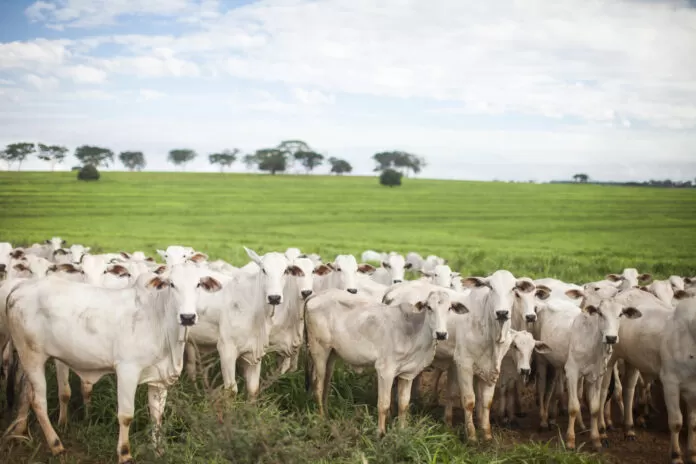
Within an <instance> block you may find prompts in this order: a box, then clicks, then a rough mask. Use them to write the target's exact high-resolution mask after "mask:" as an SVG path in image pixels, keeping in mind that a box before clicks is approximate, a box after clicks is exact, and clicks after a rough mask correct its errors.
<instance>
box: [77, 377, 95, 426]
mask: <svg viewBox="0 0 696 464" xmlns="http://www.w3.org/2000/svg"><path fill="white" fill-rule="evenodd" d="M93 388H94V384H93V383H92V382H88V381H86V380H82V379H80V392H81V393H82V403H83V404H84V414H85V415H84V417H85V418H88V417H89V408H90V404H91V403H92V389H93Z"/></svg>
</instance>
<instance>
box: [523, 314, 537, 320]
mask: <svg viewBox="0 0 696 464" xmlns="http://www.w3.org/2000/svg"><path fill="white" fill-rule="evenodd" d="M525 319H526V320H527V322H536V320H537V317H536V314H527V315H526V316H525Z"/></svg>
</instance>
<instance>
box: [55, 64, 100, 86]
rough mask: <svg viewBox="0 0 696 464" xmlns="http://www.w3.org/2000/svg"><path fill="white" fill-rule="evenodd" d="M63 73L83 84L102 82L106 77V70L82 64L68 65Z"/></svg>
mask: <svg viewBox="0 0 696 464" xmlns="http://www.w3.org/2000/svg"><path fill="white" fill-rule="evenodd" d="M63 74H64V75H66V76H67V77H70V78H71V79H72V80H73V81H75V82H80V83H85V84H99V83H101V82H104V81H105V80H106V77H107V74H106V72H104V71H102V70H101V69H97V68H94V67H92V66H85V65H83V64H78V65H76V66H70V67H68V68H66V69H65V71H64V72H63Z"/></svg>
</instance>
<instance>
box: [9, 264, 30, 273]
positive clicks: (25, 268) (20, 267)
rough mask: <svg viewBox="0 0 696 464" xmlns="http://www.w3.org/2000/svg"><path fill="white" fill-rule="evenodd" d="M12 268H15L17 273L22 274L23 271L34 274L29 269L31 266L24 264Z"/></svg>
mask: <svg viewBox="0 0 696 464" xmlns="http://www.w3.org/2000/svg"><path fill="white" fill-rule="evenodd" d="M12 268H13V269H14V270H15V271H20V272H21V271H29V272H30V273H31V274H33V272H31V269H29V266H27V265H26V264H24V263H17V264H15V265H14V266H12Z"/></svg>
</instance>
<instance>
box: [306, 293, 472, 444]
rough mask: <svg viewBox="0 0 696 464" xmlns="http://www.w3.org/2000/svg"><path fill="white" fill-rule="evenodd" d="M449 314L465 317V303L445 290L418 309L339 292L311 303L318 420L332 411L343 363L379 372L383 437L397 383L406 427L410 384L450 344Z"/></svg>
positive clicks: (308, 320)
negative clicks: (338, 364) (332, 391)
mask: <svg viewBox="0 0 696 464" xmlns="http://www.w3.org/2000/svg"><path fill="white" fill-rule="evenodd" d="M450 309H452V310H454V311H458V312H461V313H464V312H466V311H467V309H466V307H464V306H463V305H462V304H461V303H458V302H457V303H452V301H451V300H450V297H449V295H448V294H447V293H446V292H444V291H442V290H438V291H434V292H431V293H430V294H429V295H428V297H427V299H426V300H425V301H421V302H418V303H416V304H415V305H411V304H408V303H402V304H400V305H398V306H388V305H385V304H382V303H373V302H371V301H369V300H366V299H364V298H362V297H360V296H357V295H356V296H353V295H350V294H347V293H345V292H343V291H341V290H337V289H334V290H328V291H326V292H324V293H323V294H321V295H317V296H315V297H312V298H310V299H309V300H307V303H306V304H305V324H306V331H307V349H308V353H309V357H310V358H311V361H312V363H313V366H314V369H313V371H311V370H310V368H309V367H307V368H306V371H305V375H306V376H307V380H308V382H307V383H308V384H309V378H310V377H311V382H312V385H313V389H314V395H315V398H316V401H317V403H318V405H319V414H320V415H322V416H323V415H324V411H325V408H327V407H328V395H329V388H330V385H331V375H332V372H333V365H334V362H335V360H336V358H337V357H340V358H341V359H343V361H344V362H345V363H346V364H349V365H351V366H357V367H368V366H374V368H375V369H376V371H377V383H378V400H377V402H378V410H379V420H378V423H379V424H378V432H379V435H384V433H386V420H387V414H388V412H389V407H390V400H391V397H390V391H391V387H392V382H393V381H394V379H395V378H398V379H399V383H398V388H399V418H400V423H401V426H402V427H403V426H404V425H405V422H406V412H407V410H408V404H409V397H410V394H411V382H412V381H413V378H414V377H415V376H416V375H418V374H419V373H420V372H421V371H422V370H423V369H424V368H425V367H427V366H428V365H429V364H430V363H431V362H432V360H433V356H434V354H435V350H434V348H435V346H436V345H437V343H438V341H440V340H446V339H447V335H448V332H447V313H448V312H449V311H450Z"/></svg>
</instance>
